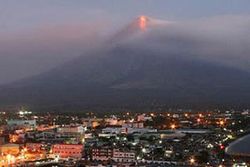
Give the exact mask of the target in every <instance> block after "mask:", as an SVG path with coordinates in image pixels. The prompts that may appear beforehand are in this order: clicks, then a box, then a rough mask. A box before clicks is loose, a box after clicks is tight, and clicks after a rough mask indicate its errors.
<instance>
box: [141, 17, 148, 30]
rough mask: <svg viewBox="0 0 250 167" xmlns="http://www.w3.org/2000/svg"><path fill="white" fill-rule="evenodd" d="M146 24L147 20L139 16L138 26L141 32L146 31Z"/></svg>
mask: <svg viewBox="0 0 250 167" xmlns="http://www.w3.org/2000/svg"><path fill="white" fill-rule="evenodd" d="M146 22H147V19H146V17H145V16H140V18H139V25H140V29H141V30H145V29H146Z"/></svg>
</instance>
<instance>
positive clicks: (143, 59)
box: [0, 16, 250, 110]
mask: <svg viewBox="0 0 250 167" xmlns="http://www.w3.org/2000/svg"><path fill="white" fill-rule="evenodd" d="M176 24H177V23H173V22H167V21H161V20H156V19H152V18H148V17H146V16H141V17H139V18H137V19H136V20H135V21H133V22H132V23H131V24H129V25H128V26H127V27H125V28H124V29H122V30H121V31H118V32H119V33H116V34H115V35H112V37H111V38H110V39H108V40H107V41H109V42H105V43H104V44H102V45H101V46H97V47H96V49H95V50H93V51H91V52H88V53H84V54H83V55H82V56H80V57H78V58H76V59H74V60H73V61H70V62H67V63H65V64H63V65H61V66H59V67H56V68H54V69H53V70H50V71H48V72H46V73H42V74H40V75H37V76H33V77H29V78H26V79H23V80H19V81H16V82H13V83H11V84H7V85H3V86H2V87H1V88H0V92H1V94H0V106H1V107H3V108H6V107H11V106H28V107H30V108H33V109H37V110H42V109H51V110H53V109H63V110H70V109H77V110H81V109H95V108H109V109H110V108H140V107H145V108H147V107H162V106H165V107H185V108H194V107H201V106H202V107H208V108H209V107H211V108H214V107H223V106H230V107H238V106H241V107H250V106H248V105H249V99H250V93H249V92H250V75H249V72H248V71H247V70H242V69H240V68H237V67H235V66H230V65H228V64H223V63H220V62H216V61H211V59H207V58H206V57H205V56H203V55H202V53H201V52H200V51H198V49H194V48H199V47H202V46H201V42H200V41H199V40H197V41H195V40H194V38H191V37H186V36H184V35H183V34H178V30H176V31H177V33H176V34H170V33H169V32H170V31H168V30H173V29H175V26H176ZM159 30H160V31H159ZM162 30H164V31H162ZM165 30H166V31H165ZM159 32H160V33H159ZM189 35H190V34H189ZM191 39H192V40H191ZM204 43H205V42H204ZM173 46H174V49H173ZM183 46H184V47H183Z"/></svg>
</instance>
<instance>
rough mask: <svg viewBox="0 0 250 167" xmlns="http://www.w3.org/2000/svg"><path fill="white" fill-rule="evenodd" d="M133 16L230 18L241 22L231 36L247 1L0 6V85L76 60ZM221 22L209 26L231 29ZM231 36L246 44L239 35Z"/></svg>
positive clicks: (38, 1) (84, 0)
mask: <svg viewBox="0 0 250 167" xmlns="http://www.w3.org/2000/svg"><path fill="white" fill-rule="evenodd" d="M139 15H147V16H150V17H152V18H157V19H162V20H170V21H178V22H182V21H186V20H197V19H198V20H206V19H207V18H213V17H214V18H217V17H221V16H226V17H227V18H229V19H227V22H230V20H231V17H234V16H243V18H242V17H239V19H238V18H236V19H234V21H236V22H238V21H239V22H241V21H243V22H244V25H243V26H238V25H241V24H240V23H232V25H234V24H235V26H233V28H232V29H230V30H232V31H235V30H236V29H238V27H240V28H242V27H243V28H244V27H246V26H245V25H248V24H247V23H246V22H248V19H246V18H249V15H250V0H0V84H3V83H7V82H12V81H14V80H18V79H21V78H24V77H29V76H31V75H36V74H39V73H41V72H44V71H48V70H50V69H51V68H53V67H55V66H56V65H60V64H62V63H64V62H66V61H68V60H70V59H72V58H74V57H76V56H79V55H82V54H83V53H84V51H86V49H88V48H89V47H90V46H94V44H96V43H97V41H100V37H103V34H104V35H105V34H107V33H106V29H110V28H111V29H112V28H121V27H123V26H124V25H126V24H128V23H130V22H131V21H132V20H133V19H134V18H136V17H137V16H139ZM240 18H242V19H240ZM223 20H225V19H223V18H222V19H220V20H219V21H217V22H212V24H218V25H221V26H222V27H223V28H222V29H223V31H224V28H227V27H228V26H232V25H231V24H226V25H224V23H222V22H223ZM207 24H209V25H207ZM207 24H205V27H211V26H210V22H207ZM216 28H220V26H219V27H216ZM246 29H249V28H247V27H246ZM104 30H105V31H104ZM183 31H185V30H183ZM236 32H237V33H236V36H238V32H242V33H243V35H241V36H243V37H244V38H246V35H245V34H246V33H245V31H241V30H238V31H236ZM208 34H209V33H208ZM247 38H248V37H247ZM223 39H225V38H223ZM235 43H236V42H235ZM237 44H238V45H242V44H244V45H246V42H245V43H243V42H242V40H240V41H239V42H237ZM246 48H248V46H247V47H246ZM245 56H247V55H245ZM247 65H248V64H247Z"/></svg>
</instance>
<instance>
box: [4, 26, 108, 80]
mask: <svg viewBox="0 0 250 167" xmlns="http://www.w3.org/2000/svg"><path fill="white" fill-rule="evenodd" d="M104 25H105V24H104V22H88V23H78V22H70V23H62V24H56V25H54V24H44V25H42V26H39V27H35V28H32V29H29V30H28V29H26V30H25V31H20V32H11V33H5V34H3V33H2V34H0V36H1V38H0V78H1V79H0V84H1V83H6V82H11V81H14V80H17V79H21V78H24V77H28V76H31V75H36V74H39V73H41V72H44V71H48V70H50V69H52V68H54V67H56V66H57V65H60V64H62V63H64V62H67V61H69V60H71V59H73V58H75V57H78V56H80V55H83V54H84V53H86V52H87V51H88V50H91V49H92V48H94V47H95V46H97V45H98V43H99V42H100V41H101V39H103V34H102V33H103V32H105V31H104V29H105V28H104Z"/></svg>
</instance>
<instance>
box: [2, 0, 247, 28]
mask: <svg viewBox="0 0 250 167" xmlns="http://www.w3.org/2000/svg"><path fill="white" fill-rule="evenodd" d="M249 13H250V1H249V0H0V30H1V31H10V30H22V29H26V28H29V27H33V26H40V25H41V24H44V23H46V24H56V23H61V22H65V21H69V22H76V21H77V22H86V21H87V22H89V21H95V20H104V19H107V20H109V21H115V23H117V22H118V21H121V22H122V21H124V22H127V21H128V20H130V19H132V18H134V17H136V16H138V15H142V14H143V15H149V16H151V17H157V18H161V19H169V20H176V19H178V20H181V19H190V18H191V19H192V18H200V17H211V16H216V15H245V14H249Z"/></svg>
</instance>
